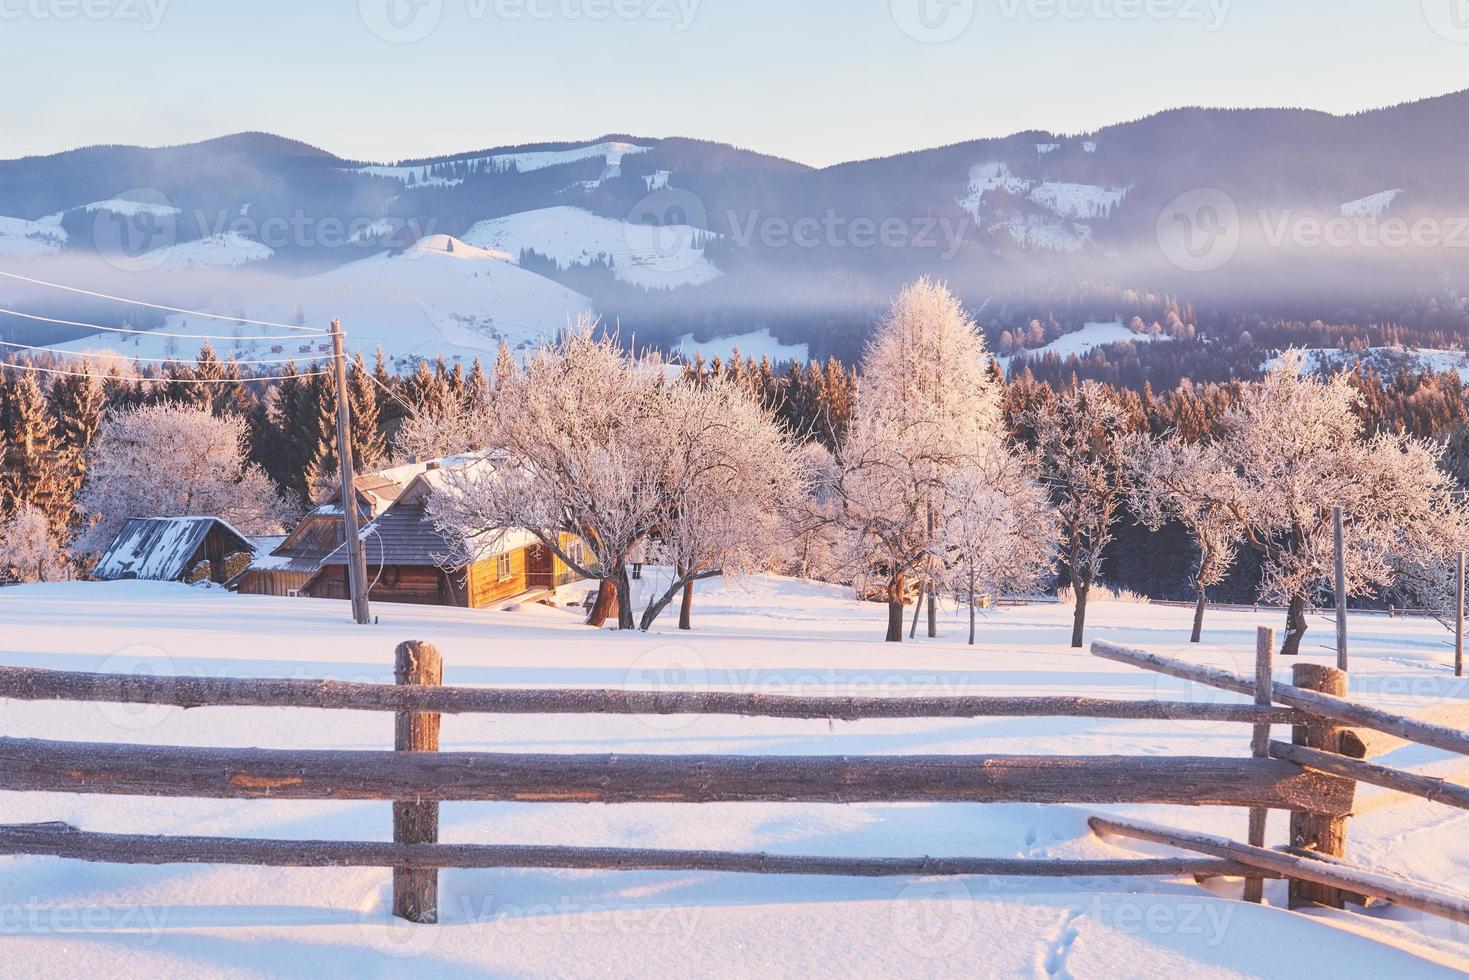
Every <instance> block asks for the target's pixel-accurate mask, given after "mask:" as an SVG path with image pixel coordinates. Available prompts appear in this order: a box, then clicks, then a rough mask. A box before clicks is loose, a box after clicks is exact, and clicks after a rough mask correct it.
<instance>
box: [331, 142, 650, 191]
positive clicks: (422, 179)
mask: <svg viewBox="0 0 1469 980" xmlns="http://www.w3.org/2000/svg"><path fill="white" fill-rule="evenodd" d="M650 149H652V148H651V147H647V146H637V145H634V144H632V143H623V142H620V141H615V140H614V141H609V142H606V143H593V144H591V145H589V146H579V147H575V148H573V149H570V150H532V151H528V152H525V153H496V154H491V155H489V156H483V157H469V158H465V159H459V160H454V161H452V162H453V164H455V165H463V166H468V167H470V168H484V169H488V170H517V171H519V172H520V173H529V172H530V171H533V170H544V169H545V168H547V167H559V166H562V165H564V164H568V163H578V162H580V161H582V160H595V159H597V158H599V157H600V158H602V159H603V160H605V161H606V163H607V166H608V167H617V166H619V165H621V163H622V158H623V157H625V156H627V155H628V154H629V153H646V152H648V150H650ZM357 172H358V173H363V174H368V175H370V176H374V177H388V178H391V179H393V180H399V181H402V182H403V183H404V184H405V185H407V186H411V187H456V186H458V185H459V184H462V183H464V181H463V180H461V179H458V178H453V177H440V176H436V175H435V174H434V173H433V167H432V166H409V167H362V168H359V170H358V171H357Z"/></svg>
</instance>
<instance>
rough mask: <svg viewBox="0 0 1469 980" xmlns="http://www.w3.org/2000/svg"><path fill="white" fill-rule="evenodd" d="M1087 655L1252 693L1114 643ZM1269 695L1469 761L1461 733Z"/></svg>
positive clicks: (1287, 688)
mask: <svg viewBox="0 0 1469 980" xmlns="http://www.w3.org/2000/svg"><path fill="white" fill-rule="evenodd" d="M1092 654H1093V656H1096V657H1100V658H1101V659H1103V660H1112V661H1115V662H1117V663H1124V664H1129V665H1131V666H1133V667H1141V668H1142V669H1144V670H1151V671H1156V672H1157V673H1160V674H1167V675H1169V676H1171V677H1178V678H1182V679H1184V680H1190V681H1194V682H1196V683H1199V684H1204V685H1206V686H1209V687H1216V688H1219V689H1220V690H1224V691H1233V692H1234V693H1236V694H1253V693H1254V685H1253V684H1252V683H1251V682H1250V681H1248V680H1245V679H1244V678H1242V677H1238V676H1236V675H1234V674H1231V673H1229V672H1228V671H1223V670H1216V669H1215V668H1213V667H1202V666H1200V665H1198V664H1191V663H1187V662H1185V661H1182V660H1175V659H1173V658H1171V657H1160V656H1158V655H1157V654H1152V653H1146V652H1144V651H1142V650H1134V649H1131V648H1129V647H1123V646H1118V645H1117V644H1115V643H1106V642H1103V641H1098V642H1096V643H1093V644H1092ZM1271 693H1272V696H1273V697H1274V699H1275V700H1276V701H1278V702H1280V703H1282V704H1286V705H1290V706H1291V707H1293V708H1297V709H1299V710H1301V711H1303V712H1305V713H1307V714H1310V715H1315V716H1317V717H1320V718H1326V719H1329V720H1331V721H1334V722H1338V723H1340V724H1343V725H1354V726H1356V727H1359V728H1370V729H1372V730H1373V731H1378V732H1386V733H1387V734H1389V735H1396V736H1397V737H1398V738H1402V739H1406V740H1407V741H1409V742H1417V743H1418V744H1420V745H1429V746H1432V747H1433V748H1436V749H1444V750H1445V751H1448V752H1457V753H1459V754H1461V755H1469V732H1466V731H1463V730H1461V729H1457V728H1449V727H1447V726H1444V725H1435V724H1433V723H1432V722H1427V721H1419V720H1417V719H1416V718H1408V717H1406V716H1404V715H1398V714H1393V713H1392V712H1390V711H1383V710H1381V709H1379V708H1371V707H1368V706H1367V705H1364V704H1357V703H1356V702H1354V701H1348V700H1347V699H1345V698H1340V697H1335V696H1333V695H1330V694H1322V693H1320V692H1318V691H1307V690H1303V689H1302V688H1300V687H1296V686H1293V685H1290V684H1281V683H1276V684H1275V685H1274V687H1273V690H1272V692H1271Z"/></svg>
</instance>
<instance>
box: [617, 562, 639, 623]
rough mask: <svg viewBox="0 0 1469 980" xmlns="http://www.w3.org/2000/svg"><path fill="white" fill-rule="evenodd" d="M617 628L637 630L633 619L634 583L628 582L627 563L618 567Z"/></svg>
mask: <svg viewBox="0 0 1469 980" xmlns="http://www.w3.org/2000/svg"><path fill="white" fill-rule="evenodd" d="M616 575H617V577H616V579H615V581H616V584H617V598H618V603H617V628H618V629H620V630H630V629H635V628H636V626H637V624H636V623H635V622H634V620H633V618H632V583H631V582H630V581H628V577H627V565H626V563H624V564H621V565H618V566H617V573H616Z"/></svg>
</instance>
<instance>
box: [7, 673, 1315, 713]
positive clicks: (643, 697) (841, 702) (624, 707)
mask: <svg viewBox="0 0 1469 980" xmlns="http://www.w3.org/2000/svg"><path fill="white" fill-rule="evenodd" d="M3 698H9V699H13V700H17V701H87V702H111V703H121V704H158V705H171V706H174V707H180V708H203V707H213V708H226V707H228V708H321V709H331V710H341V711H392V712H433V713H437V714H449V715H458V714H504V715H568V714H576V715H592V714H598V715H691V714H698V715H737V716H742V717H764V718H791V719H818V720H832V721H862V720H867V719H901V718H1020V717H1031V718H1042V717H1045V718H1056V717H1065V718H1108V719H1118V720H1133V721H1150V720H1158V721H1222V722H1239V723H1242V724H1249V725H1258V724H1277V725H1289V724H1296V723H1298V722H1300V721H1301V720H1302V718H1301V714H1300V712H1297V711H1295V710H1293V709H1291V708H1277V707H1265V708H1261V707H1258V706H1256V705H1253V704H1194V703H1191V702H1187V701H1116V700H1105V699H1100V698H1085V697H986V696H955V697H890V698H889V697H842V696H835V697H830V696H827V697H822V696H816V697H798V696H791V695H771V694H745V693H735V692H723V691H713V692H706V691H635V690H530V689H526V690H506V689H495V688H478V687H421V686H411V685H392V684H366V683H358V682H348V681H324V680H296V679H272V678H239V677H158V676H142V675H140V676H133V675H129V674H92V673H85V672H79V671H60V670H44V669H40V668H34V667H0V699H3Z"/></svg>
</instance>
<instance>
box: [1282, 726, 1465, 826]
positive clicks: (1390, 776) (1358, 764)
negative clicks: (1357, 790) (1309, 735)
mask: <svg viewBox="0 0 1469 980" xmlns="http://www.w3.org/2000/svg"><path fill="white" fill-rule="evenodd" d="M1270 754H1271V756H1273V757H1274V758H1277V759H1284V760H1285V761H1287V762H1294V763H1295V764H1296V765H1298V766H1304V767H1306V768H1308V769H1315V770H1316V771H1318V772H1325V773H1330V774H1332V775H1334V776H1344V777H1346V778H1347V779H1354V780H1356V781H1357V782H1359V783H1371V784H1372V785H1373V786H1381V787H1383V788H1384V789H1393V790H1397V791H1398V792H1400V793H1409V794H1411V795H1413V796H1421V797H1423V798H1424V799H1425V800H1432V801H1433V802H1434V803H1442V804H1444V805H1445V806H1452V807H1458V808H1459V809H1460V810H1469V786H1460V785H1458V784H1456V783H1451V782H1449V781H1447V780H1444V779H1438V778H1436V777H1434V776H1420V775H1418V774H1417V773H1411V772H1404V771H1403V770H1401V769H1393V768H1391V767H1389V766H1380V765H1377V764H1375V763H1371V762H1363V761H1361V760H1359V759H1349V758H1347V757H1346V756H1343V755H1336V754H1334V753H1331V752H1322V751H1320V750H1317V749H1312V748H1307V747H1305V746H1303V745H1286V744H1285V743H1283V742H1271V743H1270Z"/></svg>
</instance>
